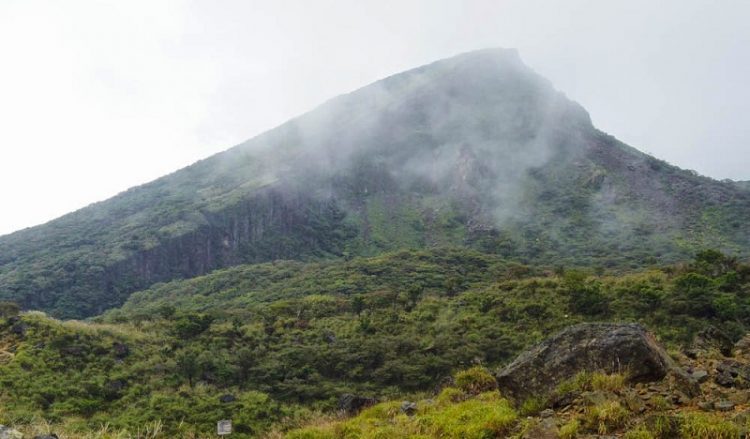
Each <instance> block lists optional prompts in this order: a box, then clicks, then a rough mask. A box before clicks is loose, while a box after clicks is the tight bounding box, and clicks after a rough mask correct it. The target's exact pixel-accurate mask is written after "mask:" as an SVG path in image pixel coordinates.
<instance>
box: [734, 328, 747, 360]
mask: <svg viewBox="0 0 750 439" xmlns="http://www.w3.org/2000/svg"><path fill="white" fill-rule="evenodd" d="M734 354H735V355H736V356H738V357H740V358H743V359H745V360H750V334H747V335H745V336H744V337H742V338H741V339H740V340H739V341H738V342H737V343H735V344H734Z"/></svg>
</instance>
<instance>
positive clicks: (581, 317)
mask: <svg viewBox="0 0 750 439" xmlns="http://www.w3.org/2000/svg"><path fill="white" fill-rule="evenodd" d="M540 274H541V273H537V274H535V273H534V272H533V271H532V270H530V269H528V267H523V266H519V265H517V264H509V263H506V262H504V261H502V260H499V259H495V258H488V257H486V256H483V255H481V254H477V253H473V252H468V251H465V250H442V251H433V252H406V251H404V252H398V253H394V254H389V255H385V256H381V257H376V258H355V259H354V260H351V261H348V262H345V263H342V264H334V263H324V264H301V263H294V262H293V263H278V264H261V265H257V266H247V267H238V268H233V269H229V270H224V271H221V272H217V273H215V274H212V275H210V276H206V277H203V278H199V279H194V280H189V281H182V282H174V283H170V284H165V285H161V286H159V287H157V288H155V289H154V290H150V291H147V292H144V293H141V294H139V295H136V296H134V298H133V302H132V303H130V304H128V305H127V306H126V307H124V308H123V309H122V310H119V311H113V312H111V313H109V314H107V315H106V316H104V317H102V318H100V319H98V320H100V322H99V323H79V322H59V321H55V320H51V319H49V318H47V317H43V316H42V315H39V314H27V315H24V316H23V317H22V319H21V320H22V323H19V322H14V321H13V320H10V321H7V322H6V323H4V324H3V326H2V332H1V334H2V346H3V356H2V357H1V358H0V382H1V384H2V385H0V404H1V405H2V407H3V410H2V412H0V418H2V419H0V423H6V424H18V423H20V424H24V423H29V422H31V423H38V422H39V421H40V420H41V419H47V420H51V421H53V422H56V423H64V424H66V425H67V427H64V428H66V429H68V430H71V431H74V430H78V431H90V430H91V429H97V428H99V426H100V425H101V424H103V423H109V424H110V425H111V427H112V428H113V429H118V428H128V429H130V430H131V431H132V430H133V429H135V428H137V427H138V426H144V425H152V424H153V423H157V422H161V423H162V424H161V425H162V426H163V427H162V429H163V431H164V432H166V434H168V435H171V436H174V435H176V434H180V435H188V434H208V433H209V432H210V431H212V429H213V428H214V424H213V422H214V421H215V420H216V419H221V418H224V417H231V418H233V419H234V420H235V423H236V425H237V430H238V435H237V436H238V437H243V436H252V435H254V434H258V433H259V432H260V431H267V430H268V429H269V428H270V427H271V425H272V424H277V425H282V426H286V427H287V428H288V427H293V426H295V425H298V423H299V422H302V421H304V420H305V419H309V418H310V417H311V416H313V415H312V414H311V413H312V412H311V410H313V411H314V410H317V409H324V410H328V409H330V408H332V407H333V406H334V405H335V402H336V399H337V398H338V396H339V395H341V394H342V393H346V392H354V393H364V394H368V395H374V396H378V397H381V398H383V397H385V398H389V397H393V398H397V397H399V396H401V395H414V394H419V393H420V392H423V391H426V390H429V389H432V388H433V386H434V385H435V384H436V383H437V382H439V381H440V380H441V379H442V378H443V377H445V376H447V375H449V374H450V373H452V372H454V371H455V370H458V369H462V368H466V367H469V366H470V365H471V364H474V363H476V362H481V363H482V364H484V365H487V366H489V367H494V366H498V365H500V364H503V363H505V362H507V361H509V360H510V359H512V358H513V357H514V355H516V354H517V353H518V352H519V351H520V350H521V349H523V348H524V347H526V346H528V345H530V344H532V343H534V342H537V341H539V340H540V339H542V338H543V337H545V336H547V335H549V334H550V333H552V332H554V331H556V330H558V329H560V328H562V327H564V326H567V325H570V324H573V323H576V322H580V321H590V320H622V321H640V322H642V323H644V324H646V325H647V326H649V327H650V328H652V329H654V330H655V331H656V333H657V334H658V335H660V336H661V338H662V340H664V341H665V342H667V343H668V344H670V345H672V346H677V345H679V344H680V343H683V342H686V341H687V340H689V339H690V337H691V335H692V334H693V333H694V332H695V331H697V330H699V329H700V328H703V327H705V326H706V325H707V324H713V325H716V326H719V327H721V328H722V329H724V330H725V331H727V332H728V333H730V334H732V335H733V336H734V337H738V336H739V335H741V334H744V333H745V332H746V331H747V329H748V327H749V326H748V325H750V311H749V309H750V294H749V291H748V289H749V287H750V284H749V282H750V270H749V269H748V267H747V266H742V265H737V264H736V263H734V262H733V261H732V260H731V259H726V258H724V257H722V256H718V255H717V254H715V253H707V254H705V255H703V257H702V259H700V260H699V261H698V262H696V263H694V264H692V265H690V266H685V267H682V268H679V267H678V268H670V269H668V270H651V271H643V272H639V273H635V274H629V275H619V276H593V275H586V274H585V273H581V272H577V271H570V270H569V271H567V272H566V273H565V274H564V275H555V274H552V273H548V274H543V275H540ZM206 293H207V294H206ZM139 298H140V299H143V302H139ZM146 299H147V300H146ZM152 303H153V305H152ZM123 320H127V321H128V323H123V322H122V321H123ZM19 324H22V325H24V326H25V331H20V332H22V333H23V335H19V333H18V332H19V331H18V328H17V325H19ZM14 328H15V330H14ZM115 343H122V344H124V345H126V346H127V347H128V351H129V353H128V354H127V355H121V353H118V349H117V348H116V344H115ZM225 394H232V395H234V396H235V397H236V400H235V401H233V402H229V403H222V402H220V400H219V397H220V396H222V395H225ZM313 417H314V416H313ZM59 428H63V427H59Z"/></svg>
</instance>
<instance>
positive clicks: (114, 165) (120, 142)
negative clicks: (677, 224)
mask: <svg viewBox="0 0 750 439" xmlns="http://www.w3.org/2000/svg"><path fill="white" fill-rule="evenodd" d="M749 22H750V1H740V0H738V1H732V0H723V1H717V0H711V1H689V0H672V1H656V0H622V1H612V0H608V1H602V0H566V1H557V0H546V1H538V0H517V1H516V0H513V1H503V0H494V1H490V0H482V1H480V0H477V1H467V0H454V1H438V0H398V1H386V0H372V1H351V0H341V1H333V0H298V1H280V0H268V1H249V0H246V1H226V0H222V1H219V0H205V1H177V0H176V1H166V0H145V1H135V0H127V1H122V0H113V1H78V0H65V1H59V0H52V1H36V0H0V200H2V209H1V210H0V234H4V233H8V232H11V231H13V230H16V229H20V228H24V227H28V226H32V225H35V224H39V223H42V222H45V221H48V220H50V219H53V218H55V217H57V216H60V215H62V214H64V213H67V212H69V211H72V210H75V209H77V208H80V207H83V206H85V205H87V204H89V203H91V202H94V201H99V200H103V199H105V198H108V197H110V196H112V195H115V194H116V193H118V192H120V191H122V190H125V189H127V188H128V187H131V186H134V185H137V184H141V183H145V182H147V181H149V180H152V179H154V178H157V177H159V176H161V175H163V174H166V173H169V172H171V171H174V170H176V169H178V168H180V167H183V166H186V165H188V164H190V163H192V162H194V161H196V160H198V159H201V158H203V157H206V156H209V155H211V154H213V153H215V152H218V151H221V150H224V149H227V148H228V147H231V146H233V145H235V144H237V143H240V142H241V141H243V140H245V139H248V138H250V137H252V136H254V135H256V134H259V133H261V132H263V131H265V130H267V129H269V128H272V127H274V126H276V125H278V124H280V123H282V122H284V121H286V120H287V119H289V118H291V117H294V116H295V115H298V114H300V113H302V112H304V111H307V110H309V109H312V108H313V107H315V106H316V105H317V104H319V103H321V102H322V101H324V100H326V99H328V98H330V97H332V96H334V95H337V94H341V93H345V92H348V91H351V90H353V89H356V88H358V87H361V86H363V85H366V84H368V83H370V82H373V81H375V80H377V79H380V78H382V77H385V76H388V75H390V74H393V73H397V72H399V71H402V70H405V69H409V68H412V67H415V66H418V65H421V64H425V63H428V62H431V61H434V60H437V59H440V58H444V57H448V56H451V55H454V54H456V53H460V52H465V51H470V50H474V49H479V48H485V47H515V48H517V49H518V50H519V52H520V54H521V57H522V58H523V59H524V61H525V62H526V63H527V64H528V65H530V66H531V67H532V68H533V69H534V70H536V71H537V72H539V73H540V74H542V75H544V76H546V77H547V78H549V79H550V80H551V81H552V82H553V83H554V84H555V86H556V87H557V88H558V89H560V90H562V91H563V92H565V93H566V94H567V95H568V96H569V97H570V98H572V99H574V100H576V101H578V102H580V103H581V104H583V105H584V106H585V107H586V108H587V109H588V110H589V112H590V113H591V116H592V119H593V121H594V123H595V124H596V125H597V126H598V127H599V128H600V129H603V130H605V131H607V132H609V133H610V134H613V135H615V136H616V137H618V138H619V139H621V140H623V141H625V142H627V143H629V144H631V145H632V146H635V147H637V148H639V149H641V150H643V151H646V152H649V153H651V154H653V155H655V156H657V157H659V158H662V159H665V160H668V161H670V162H672V163H674V164H676V165H679V166H681V167H683V168H689V169H694V170H697V171H698V172H700V173H701V174H704V175H708V176H711V177H714V178H718V179H723V178H733V179H750V142H749V141H748V138H749V137H750V83H749V80H750V49H749V48H750V25H748V23H749Z"/></svg>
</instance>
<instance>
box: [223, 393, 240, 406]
mask: <svg viewBox="0 0 750 439" xmlns="http://www.w3.org/2000/svg"><path fill="white" fill-rule="evenodd" d="M236 400H237V398H236V397H235V396H234V395H232V394H229V393H227V394H226V395H221V396H220V397H219V402H222V403H224V404H229V403H230V402H235V401H236Z"/></svg>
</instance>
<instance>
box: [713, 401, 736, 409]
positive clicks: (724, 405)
mask: <svg viewBox="0 0 750 439" xmlns="http://www.w3.org/2000/svg"><path fill="white" fill-rule="evenodd" d="M714 408H715V409H716V410H718V411H720V412H728V411H732V410H734V403H733V402H731V401H726V400H724V401H719V402H717V403H716V404H714Z"/></svg>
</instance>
